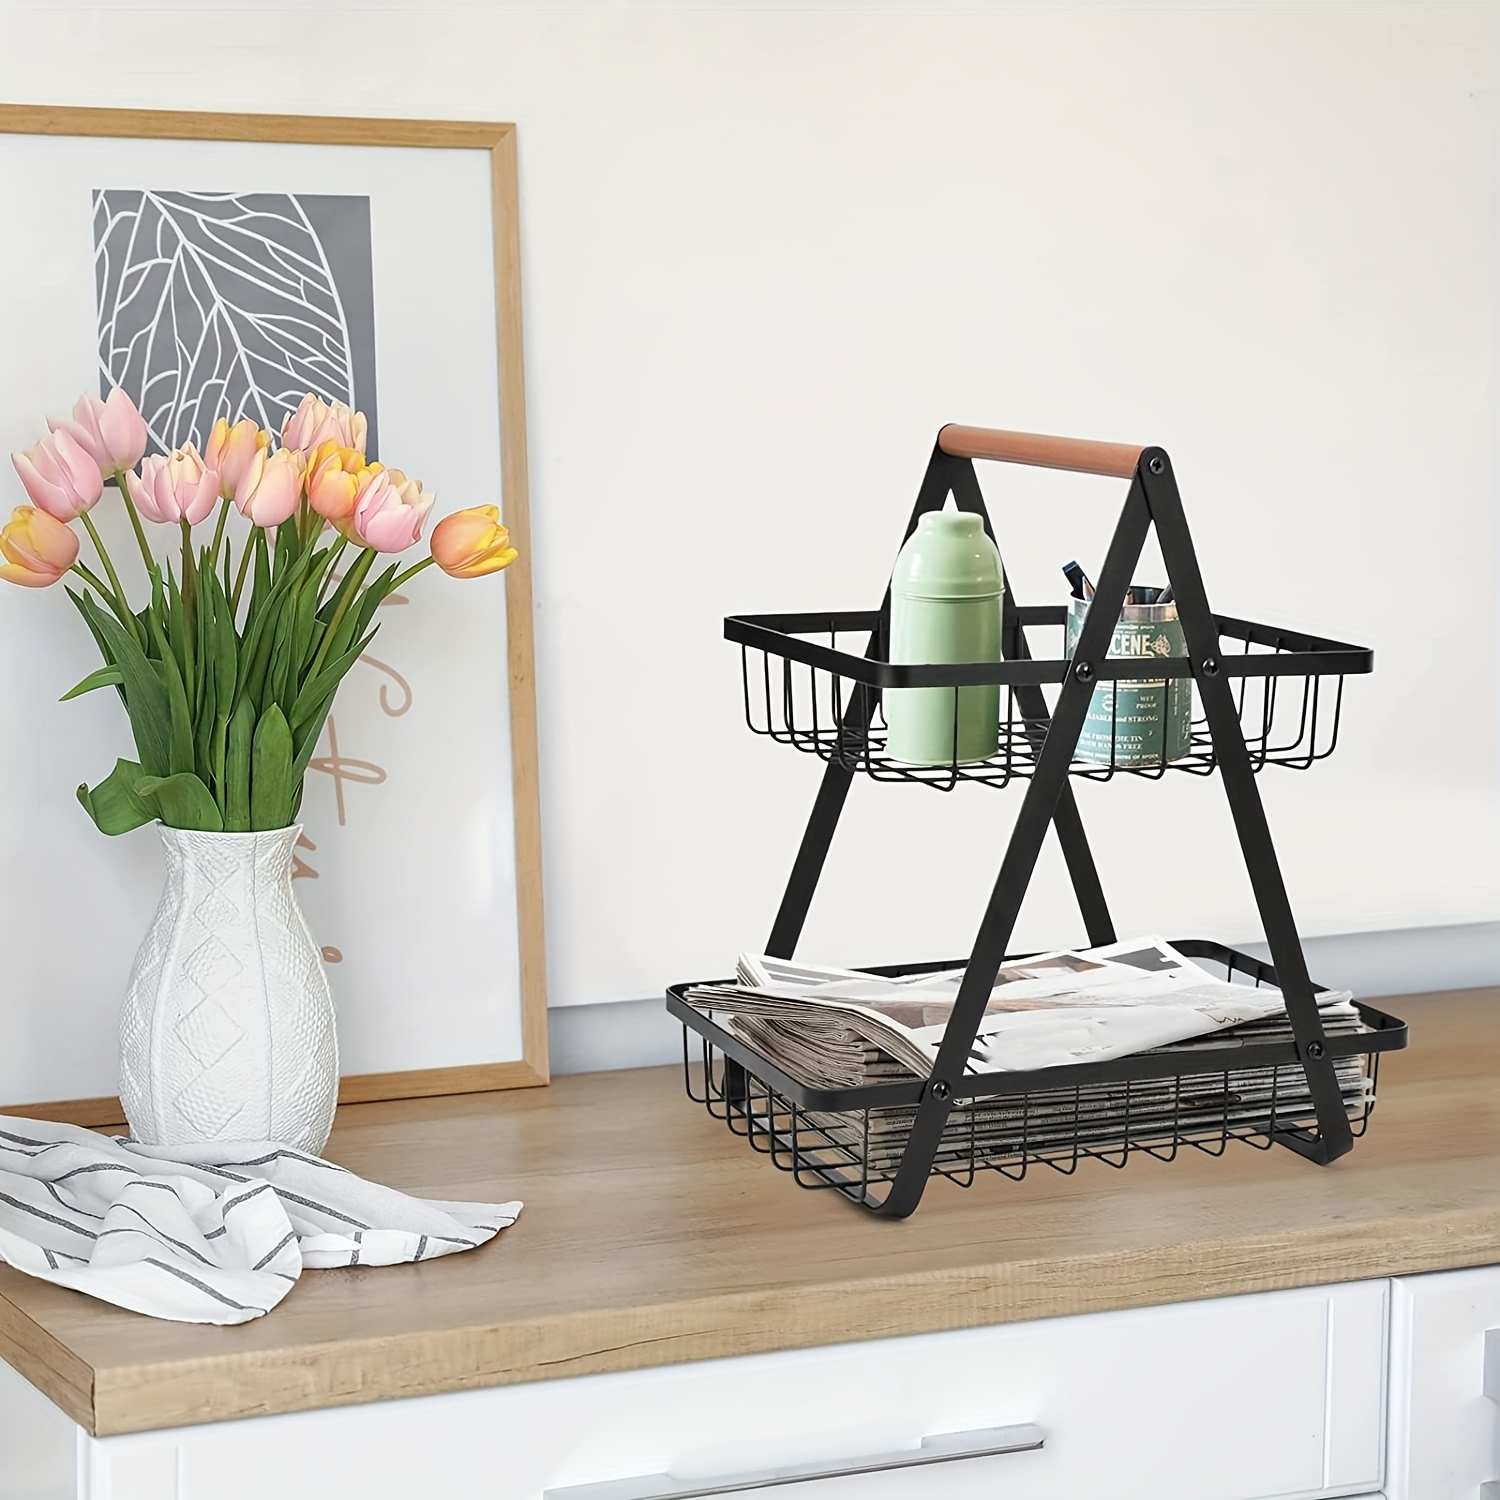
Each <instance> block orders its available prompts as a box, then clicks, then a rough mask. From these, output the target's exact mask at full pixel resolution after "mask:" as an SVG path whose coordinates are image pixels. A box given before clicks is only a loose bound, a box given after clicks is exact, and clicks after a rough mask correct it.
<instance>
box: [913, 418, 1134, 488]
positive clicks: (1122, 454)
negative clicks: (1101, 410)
mask: <svg viewBox="0 0 1500 1500" xmlns="http://www.w3.org/2000/svg"><path fill="white" fill-rule="evenodd" d="M938 447H939V448H941V449H942V450H943V452H944V453H948V454H951V455H952V456H953V457H954V458H993V459H997V460H998V461H999V462H1000V463H1003V464H1029V465H1031V466H1032V467H1033V468H1037V469H1071V470H1073V471H1074V472H1075V473H1078V474H1112V475H1114V477H1115V478H1117V479H1129V478H1130V477H1131V476H1132V475H1133V474H1134V473H1135V466H1136V464H1137V462H1139V460H1140V456H1141V452H1142V448H1141V447H1135V446H1132V445H1131V444H1130V443H1095V442H1092V441H1090V440H1089V439H1088V438H1065V437H1047V436H1045V435H1044V434H1042V433H1040V432H1003V431H1001V429H1000V428H998V427H960V426H959V425H958V424H957V423H956V422H950V423H949V424H948V425H947V426H946V427H945V428H943V430H942V431H941V432H939V433H938Z"/></svg>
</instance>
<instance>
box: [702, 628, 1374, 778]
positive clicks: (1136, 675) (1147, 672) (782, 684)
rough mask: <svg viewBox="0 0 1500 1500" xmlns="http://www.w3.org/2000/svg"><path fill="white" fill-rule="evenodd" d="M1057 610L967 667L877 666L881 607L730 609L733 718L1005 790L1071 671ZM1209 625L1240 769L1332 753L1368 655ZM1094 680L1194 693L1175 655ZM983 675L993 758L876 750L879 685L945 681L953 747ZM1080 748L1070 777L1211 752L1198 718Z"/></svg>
mask: <svg viewBox="0 0 1500 1500" xmlns="http://www.w3.org/2000/svg"><path fill="white" fill-rule="evenodd" d="M1067 614H1068V612H1067V609H1066V607H1064V606H1062V605H1042V606H1037V607H1031V608H1021V609H1017V610H1015V611H1014V615H1015V622H1014V623H1013V624H1011V625H1010V626H1009V627H1008V628H1007V630H1006V633H1005V634H1006V640H1005V658H1006V659H1005V660H1004V661H1002V662H998V663H976V664H972V665H946V666H905V665H896V664H893V663H891V662H889V661H888V660H887V659H886V651H885V648H884V640H883V637H884V633H885V624H884V622H885V616H884V614H883V612H882V611H879V610H853V611H842V612H831V613H830V612H813V613H803V614H777V615H733V616H730V617H729V618H728V619H726V620H725V622H724V634H725V636H726V638H727V639H729V640H731V641H734V642H736V643H738V645H739V647H740V658H741V676H742V681H743V688H744V705H745V721H746V723H747V725H748V726H749V728H750V729H751V730H752V731H753V732H754V733H756V734H759V735H766V736H769V737H770V738H771V739H773V740H775V741H777V742H778V743H781V744H787V745H791V746H793V747H794V748H796V749H798V750H801V751H803V752H805V753H807V754H810V755H816V756H818V757H820V758H821V759H822V760H824V761H832V762H835V763H837V764H838V765H840V766H841V767H842V768H843V769H845V770H847V771H851V772H862V773H864V774H866V775H868V776H871V777H873V778H874V779H875V780H876V781H914V782H919V783H921V784H923V785H926V786H931V787H935V788H937V789H938V790H940V791H949V790H951V789H952V788H953V787H954V786H956V785H957V784H958V783H959V782H961V781H962V782H978V783H980V784H982V785H985V786H994V787H1003V786H1007V785H1008V784H1009V783H1010V782H1011V781H1012V780H1015V779H1018V778H1025V777H1029V776H1030V775H1031V774H1032V772H1033V770H1034V769H1035V766H1036V762H1037V759H1038V757H1039V756H1040V754H1041V750H1042V747H1043V745H1044V744H1045V743H1046V739H1047V733H1048V729H1049V727H1050V723H1051V718H1050V714H1051V702H1050V701H1049V698H1048V696H1047V694H1046V693H1045V691H1044V690H1045V688H1046V687H1048V686H1052V685H1056V684H1060V683H1062V682H1063V681H1064V680H1065V679H1066V678H1067V676H1068V674H1069V673H1070V672H1071V671H1072V670H1073V663H1072V662H1071V660H1070V659H1069V658H1068V655H1067V652H1066V649H1065V645H1064V640H1065V636H1064V632H1065V629H1066V625H1067ZM1214 620H1215V623H1216V625H1217V626H1218V630H1219V640H1220V646H1221V657H1220V660H1219V662H1218V670H1219V671H1220V672H1221V673H1222V674H1223V676H1224V677H1225V678H1227V679H1230V680H1231V685H1232V690H1233V693H1234V697H1235V704H1236V707H1237V709H1238V713H1239V722H1240V730H1241V733H1242V735H1243V737H1244V742H1245V747H1246V750H1247V751H1248V752H1249V756H1250V763H1251V766H1252V767H1253V768H1254V769H1255V770H1256V771H1259V770H1260V769H1261V768H1262V767H1263V766H1268V765H1278V766H1286V767H1288V768H1290V769H1292V770H1306V769H1307V767H1309V766H1311V765H1313V764H1314V763H1315V762H1317V761H1320V760H1323V759H1325V758H1326V757H1328V756H1329V755H1331V754H1332V753H1333V751H1334V749H1335V747H1336V746H1337V744H1338V736H1339V720H1340V716H1341V714H1342V710H1343V699H1344V678H1345V676H1346V675H1356V674H1360V673H1366V672H1369V671H1371V670H1372V668H1373V665H1374V653H1373V652H1372V651H1370V650H1368V649H1366V648H1364V647H1360V646H1351V645H1347V644H1345V643H1343V642H1341V641H1331V640H1325V639H1323V638H1321V637H1319V636H1313V635H1308V634H1306V633H1304V632H1301V631H1295V630H1283V629H1278V628H1275V627H1272V626H1268V625H1257V624H1254V623H1252V622H1250V621H1248V620H1239V619H1234V618H1232V617H1230V616H1226V615H1215V616H1214ZM867 648H868V650H867ZM1098 675H1099V677H1100V678H1101V679H1102V680H1105V681H1109V680H1111V679H1112V680H1115V681H1123V682H1129V681H1132V680H1134V681H1141V680H1149V679H1158V680H1171V681H1172V690H1173V691H1177V692H1183V693H1191V692H1192V691H1193V687H1192V677H1191V671H1190V668H1189V664H1188V662H1187V660H1186V659H1184V658H1167V659H1154V660H1151V661H1147V662H1142V661H1130V660H1116V659H1110V660H1108V661H1107V662H1106V663H1105V664H1104V665H1103V667H1102V668H1101V669H1100V670H1099V673H1098ZM992 683H993V684H998V685H999V691H1000V723H999V730H1000V733H999V746H998V749H997V751H996V753H995V754H994V755H992V756H989V757H987V758H986V759H984V760H982V761H974V762H967V763H966V762H963V761H960V760H959V759H958V757H957V755H956V754H954V755H953V756H952V757H951V758H950V759H949V761H948V762H947V763H946V764H937V765H913V764H908V763H906V762H903V761H899V760H896V759H894V758H893V757H891V756H890V755H888V754H887V753H886V722H885V717H884V714H883V713H882V697H883V694H884V693H885V692H887V691H890V690H900V689H907V688H927V689H932V688H942V689H947V690H948V691H949V692H950V693H951V694H952V697H953V721H954V737H953V743H954V745H955V746H956V745H957V742H958V710H959V690H960V689H961V688H964V687H974V686H978V685H980V684H992ZM1052 697H1054V698H1055V692H1054V694H1053V695H1052ZM1092 755H1093V758H1091V759H1082V758H1078V757H1075V759H1074V760H1073V762H1072V766H1071V768H1070V769H1071V773H1072V774H1073V775H1075V776H1082V777H1086V778H1089V779H1091V780H1096V781H1107V780H1109V779H1110V778H1111V777H1113V776H1115V775H1117V774H1120V773H1129V774H1131V775H1134V776H1146V777H1150V778H1157V777H1160V776H1162V775H1164V774H1165V773H1166V772H1167V771H1186V772H1188V773H1190V774H1192V775H1198V776H1206V775H1209V774H1210V773H1211V772H1212V771H1213V770H1214V768H1215V766H1216V765H1217V760H1218V757H1217V755H1216V753H1215V750H1214V745H1213V738H1212V735H1211V734H1210V733H1209V729H1208V724H1207V721H1206V720H1205V719H1203V718H1200V717H1197V716H1195V717H1194V718H1193V721H1192V729H1191V734H1190V742H1189V748H1188V753H1187V754H1185V755H1181V756H1175V757H1171V758H1169V757H1168V756H1167V754H1166V753H1165V749H1164V748H1163V752H1162V753H1161V754H1159V755H1157V756H1156V757H1155V758H1151V757H1150V756H1149V755H1147V756H1146V757H1143V756H1142V755H1141V752H1140V749H1139V746H1134V747H1132V748H1131V750H1130V751H1129V752H1128V755H1127V754H1125V753H1120V752H1117V750H1116V746H1115V741H1114V737H1113V735H1112V734H1111V736H1110V740H1109V749H1108V751H1107V752H1101V751H1100V750H1099V748H1098V747H1097V746H1096V747H1095V749H1094V750H1093V752H1092ZM1127 761H1128V763H1127Z"/></svg>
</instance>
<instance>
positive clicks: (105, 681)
mask: <svg viewBox="0 0 1500 1500" xmlns="http://www.w3.org/2000/svg"><path fill="white" fill-rule="evenodd" d="M124 681H125V679H124V678H123V677H122V676H121V675H120V669H119V668H118V667H100V668H99V669H98V670H97V671H94V672H90V673H89V675H88V676H87V677H85V678H84V679H83V681H82V682H80V683H79V684H78V686H77V687H75V688H69V689H68V691H67V692H66V693H64V694H63V695H62V697H61V698H59V699H58V700H57V701H58V702H59V703H67V702H68V701H69V700H70V699H73V698H81V697H83V695H84V694H85V693H92V692H93V691H94V689H95V688H102V687H119V686H120V684H121V683H122V682H124Z"/></svg>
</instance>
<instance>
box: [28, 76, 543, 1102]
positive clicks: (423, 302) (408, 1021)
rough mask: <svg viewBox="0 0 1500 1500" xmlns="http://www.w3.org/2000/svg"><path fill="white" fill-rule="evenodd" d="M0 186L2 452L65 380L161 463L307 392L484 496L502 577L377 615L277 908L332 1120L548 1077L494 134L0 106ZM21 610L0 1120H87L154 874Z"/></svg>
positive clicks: (513, 408)
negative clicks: (317, 1006) (307, 1002)
mask: <svg viewBox="0 0 1500 1500" xmlns="http://www.w3.org/2000/svg"><path fill="white" fill-rule="evenodd" d="M0 181H4V183H5V184H6V188H7V196H8V200H9V206H10V222H11V225H12V232H11V233H9V234H7V235H6V236H4V237H3V242H0V330H3V338H0V446H3V449H4V451H6V452H9V451H12V450H16V449H20V448H23V447H27V446H29V445H30V444H31V443H32V442H33V441H34V440H35V433H36V431H37V430H38V429H39V428H40V425H41V422H42V419H43V417H44V416H53V417H59V416H64V415H66V413H67V410H68V408H69V407H70V406H71V404H72V402H73V400H74V399H75V398H76V396H77V394H78V392H79V391H80V390H81V389H84V388H89V389H94V388H98V389H99V390H100V393H101V394H103V393H104V392H106V391H107V390H108V389H109V387H110V386H112V385H115V384H119V385H122V386H124V387H125V389H126V390H127V391H128V392H129V394H130V395H131V396H132V397H133V398H134V399H135V400H136V402H137V404H138V406H139V407H140V409H141V411H142V413H143V415H144V416H145V418H146V421H147V425H148V429H149V432H150V435H151V442H152V447H153V449H166V448H170V447H173V446H175V445H177V444H179V443H182V442H185V441H187V440H193V441H195V442H196V443H197V444H198V445H199V447H200V449H201V448H202V446H203V444H204V441H205V440H206V438H207V436H208V432H209V429H210V428H211V427H212V424H213V422H214V421H215V419H216V418H218V417H220V416H223V417H227V419H228V420H229V421H230V422H234V421H235V420H237V419H238V418H240V417H244V416H251V417H254V418H255V420H256V422H257V423H258V424H259V425H260V426H263V427H267V428H272V429H279V428H280V426H281V423H282V420H283V418H284V417H285V415H286V413H287V412H288V411H289V410H290V409H291V408H292V407H293V406H295V404H296V402H297V400H298V399H299V397H300V395H301V394H302V393H303V392H305V391H309V390H311V391H315V392H316V393H317V394H318V395H320V396H321V397H323V398H324V399H325V400H330V401H332V400H339V401H344V402H347V403H348V404H350V405H351V406H354V407H356V408H358V409H359V410H361V411H363V412H365V413H366V414H367V416H368V418H369V443H368V446H369V450H370V452H369V456H370V457H371V458H382V459H384V458H386V455H388V454H389V455H390V457H389V458H388V459H387V460H386V461H387V462H390V463H397V464H399V465H400V466H401V467H402V468H404V469H406V470H408V471H409V472H411V473H414V474H416V475H418V476H420V477H421V478H422V480H423V482H424V484H426V485H427V486H428V487H429V488H431V489H433V490H435V491H436V494H437V505H436V508H435V510H434V512H433V515H432V518H431V522H435V521H436V520H437V519H438V518H439V517H440V516H441V515H444V514H447V513H448V512H450V511H453V510H458V509H463V508H466V507H469V506H474V505H482V504H497V505H498V506H499V507H500V510H501V514H502V518H503V520H504V522H505V524H506V525H507V526H508V527H509V528H510V532H511V536H512V539H513V545H515V546H516V547H518V548H519V551H520V558H519V560H518V561H517V562H516V563H515V564H514V565H513V566H512V567H510V568H509V569H508V570H507V571H506V572H505V573H503V574H501V575H497V576H494V577H490V578H485V579H477V580H474V581H473V582H471V583H465V584H462V585H455V586H450V587H444V586H443V585H444V584H445V583H447V582H449V581H448V580H444V579H442V578H441V576H440V575H437V574H435V573H428V574H424V575H423V576H422V577H420V578H417V579H415V580H413V581H412V583H411V584H410V585H408V586H407V587H405V588H404V589H403V590H402V591H401V592H400V593H398V594H397V595H394V596H392V598H391V599H389V600H388V601H387V602H386V605H385V606H383V608H382V614H383V616H384V619H383V623H382V628H381V630H380V633H379V635H378V636H377V637H376V639H375V640H374V642H373V643H372V644H371V646H370V648H369V651H368V653H367V654H366V655H365V656H364V657H362V658H361V660H360V663H359V665H358V666H357V667H356V668H355V669H354V670H353V671H352V672H351V673H350V675H349V677H348V678H347V679H346V680H345V682H344V685H343V687H342V689H341V691H340V693H339V696H338V698H337V700H336V702H335V704H334V709H333V712H332V714H331V716H330V718H329V721H328V724H327V727H326V729H325V730H324V735H323V739H322V741H321V742H320V744H319V746H318V749H317V752H316V754H315V756H314V759H313V761H312V764H311V770H310V773H309V776H308V779H307V784H306V792H305V796H304V801H303V805H302V810H301V815H300V821H301V822H302V824H303V830H304V831H303V836H302V840H301V844H300V846H299V850H298V853H299V862H298V866H297V874H298V876H299V877H300V878H299V880H298V883H297V887H296V889H297V893H298V896H299V899H300V901H301V904H302V907H303V910H304V911H305V913H306V915H307V919H308V923H309V926H310V927H311V929H312V931H313V934H314V937H315V939H316V940H317V941H318V942H319V943H320V944H321V945H322V946H323V951H324V958H325V961H326V963H327V965H328V971H329V977H330V979H331V981H332V985H333V991H334V998H335V1004H336V1008H337V1012H338V1024H339V1039H340V1048H341V1056H342V1064H343V1071H344V1075H345V1076H344V1082H343V1088H342V1091H341V1095H340V1097H341V1099H343V1100H344V1101H346V1102H352V1101H361V1100H373V1099H389V1098H401V1097H408V1096H413V1095H419V1094H436V1093H454V1092H465V1091H470V1090H476V1089H492V1088H506V1087H513V1086H520V1085H527V1084H540V1083H545V1082H546V1081H547V1055H546V1036H547V1032H546V985H545V972H544V960H543V929H542V906H541V901H542V896H541V891H542V883H541V868H540V865H541V839H540V825H539V806H538V790H537V748H536V710H535V695H534V685H533V653H532V633H531V577H530V569H529V565H530V537H529V528H528V525H527V469H526V420H525V391H524V381H523V365H522V338H521V305H520V259H519V245H520V239H519V227H518V221H517V191H516V135H515V128H514V126H512V125H503V124H482V123H466V122H457V121H417V120H359V119H333V118H322V117H293V116H269V115H266V116H258V115H232V114H179V113H161V112H147V111H126V110H96V109H51V108H41V107H35V106H20V105H10V106H0ZM4 473H5V474H6V475H9V473H10V471H9V466H8V465H7V466H6V467H5V470H4ZM0 482H4V481H0ZM0 498H4V497H3V496H0ZM24 499H25V496H24V495H23V494H22V493H21V491H20V487H19V485H18V484H13V485H12V495H11V498H10V499H9V501H8V502H7V506H6V508H7V509H8V508H9V506H11V505H16V504H20V503H22V501H23V500H24ZM110 509H111V508H110V507H108V506H101V507H100V508H99V511H98V512H97V513H96V514H97V515H98V516H99V518H100V520H101V524H102V525H104V526H106V527H107V526H109V525H111V524H114V523H115V522H118V524H119V526H120V528H121V531H120V535H121V536H122V537H123V536H125V534H126V533H125V531H124V529H123V528H124V525H125V522H124V519H123V517H115V516H110V515H107V514H106V512H107V511H108V510H110ZM113 509H114V510H115V511H119V510H120V509H121V507H119V506H115V507H113ZM431 522H430V523H429V524H431ZM111 540H113V538H111ZM424 585H431V586H428V587H424ZM21 592H22V591H20V590H6V591H0V639H3V640H4V641H5V642H6V645H5V647H4V649H3V650H0V702H3V705H4V715H3V719H0V785H5V786H6V787H8V788H9V791H8V794H7V798H6V800H7V807H6V815H5V818H4V819H0V825H3V832H0V861H3V862H0V911H3V913H4V921H5V925H6V929H7V931H8V934H9V936H8V937H7V940H6V946H5V964H6V977H5V982H4V985H3V987H0V1102H3V1103H4V1105H5V1106H6V1107H7V1108H12V1109H14V1108H29V1109H37V1110H43V1109H45V1110H48V1111H49V1112H50V1113H51V1114H52V1116H53V1117H54V1118H72V1119H76V1120H78V1121H79V1122H80V1123H88V1124H96V1123H97V1124H104V1123H109V1122H110V1121H112V1120H117V1119H120V1118H122V1116H121V1115H120V1113H119V1107H118V1104H117V1102H116V1101H115V1100H114V1099H113V1098H112V1097H111V1096H112V1095H113V1092H114V1081H115V1076H116V1066H117V1052H116V1040H115V1028H116V1018H117V1014H118V1009H119V1003H120V999H121V996H122V995H123V993H124V989H125V984H126V979H127V976H128V973H129V969H130V964H131V961H132V958H133V955H134V950H135V947H136V945H137V944H138V943H139V941H140V939H141V936H142V934H143V933H144V932H145V930H146V926H147V924H148V922H149V919H150V913H151V911H152V909H153V907H154V904H155V901H156V898H157V895H158V894H159V891H160V885H161V856H160V851H159V847H158V841H157V839H156V836H155V832H154V830H152V829H149V828H145V829H140V830H137V831H136V832H135V833H132V834H126V835H124V836H122V837H120V838H116V839H106V838H104V837H103V836H102V835H100V834H99V833H98V832H97V831H96V830H95V829H94V828H93V826H92V825H91V824H90V822H89V819H88V818H87V816H86V815H85V814H84V813H83V810H82V809H81V808H80V807H79V806H78V805H77V803H76V802H75V801H74V799H73V787H74V786H75V785H76V784H77V783H79V782H81V781H89V782H93V781H96V780H97V779H98V776H99V775H100V774H101V770H102V769H107V768H108V765H109V764H111V763H112V759H113V755H114V754H117V753H129V752H128V748H127V746H128V741H127V740H126V738H125V737H126V735H127V734H128V731H127V730H126V728H125V726H124V723H123V715H120V714H119V713H118V710H117V705H113V704H105V703H103V702H92V701H91V700H90V699H88V698H85V699H80V700H77V701H75V702H70V703H66V704H59V703H58V702H57V701H56V694H57V691H58V684H60V683H64V682H71V681H77V680H79V679H80V678H81V677H82V676H84V675H85V674H86V673H87V672H88V671H89V670H91V666H90V652H91V651H92V649H93V648H92V643H91V642H90V641H89V640H88V639H87V638H86V635H85V633H84V632H83V630H82V628H81V625H80V622H79V621H78V619H77V617H76V615H75V614H74V613H73V611H72V609H71V607H70V605H69V603H68V601H67V600H66V599H65V598H63V597H62V596H61V591H60V590H53V591H50V592H51V593H53V594H56V595H57V596H58V597H57V598H56V599H55V600H54V599H52V598H50V597H49V598H47V599H46V600H45V601H39V600H37V599H35V598H27V599H25V600H20V599H17V598H15V597H8V596H14V595H17V594H20V593H21ZM39 603H40V604H42V606H43V607H41V608H37V607H36V606H37V605H38V604H39ZM27 606H29V607H27ZM80 637H84V638H80ZM70 674H71V675H70ZM107 696H108V695H106V694H102V693H101V694H95V695H93V697H94V698H95V699H101V700H102V699H104V698H105V697H107ZM106 754H107V755H108V758H107V759H106ZM38 1101H51V1102H50V1103H39V1102H38Z"/></svg>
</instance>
